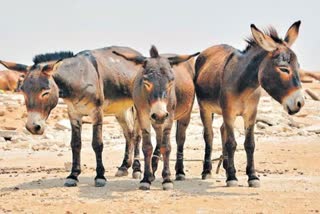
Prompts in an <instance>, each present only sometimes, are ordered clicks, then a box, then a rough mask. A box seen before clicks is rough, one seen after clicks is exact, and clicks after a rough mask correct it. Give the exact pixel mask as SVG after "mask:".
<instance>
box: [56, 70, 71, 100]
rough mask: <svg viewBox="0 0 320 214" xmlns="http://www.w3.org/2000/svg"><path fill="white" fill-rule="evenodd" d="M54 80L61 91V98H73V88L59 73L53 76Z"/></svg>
mask: <svg viewBox="0 0 320 214" xmlns="http://www.w3.org/2000/svg"><path fill="white" fill-rule="evenodd" d="M53 80H54V82H55V83H56V85H57V86H58V89H59V98H69V97H70V96H71V88H70V87H69V86H68V85H69V84H68V82H67V81H66V80H65V79H64V78H63V77H62V75H61V74H59V72H57V73H56V74H55V75H53Z"/></svg>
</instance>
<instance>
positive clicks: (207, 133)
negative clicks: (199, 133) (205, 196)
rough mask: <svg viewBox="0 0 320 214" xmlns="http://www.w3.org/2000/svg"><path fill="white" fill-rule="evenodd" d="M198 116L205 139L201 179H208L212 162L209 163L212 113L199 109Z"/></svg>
mask: <svg viewBox="0 0 320 214" xmlns="http://www.w3.org/2000/svg"><path fill="white" fill-rule="evenodd" d="M200 117H201V121H202V124H203V127H204V128H203V138H204V141H205V154H204V162H203V171H202V174H201V175H202V179H203V180H205V179H208V178H210V177H211V170H212V163H211V153H212V140H213V131H212V121H213V114H212V113H211V112H210V111H206V110H200Z"/></svg>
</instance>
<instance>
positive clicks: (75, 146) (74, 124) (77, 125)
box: [64, 112, 82, 187]
mask: <svg viewBox="0 0 320 214" xmlns="http://www.w3.org/2000/svg"><path fill="white" fill-rule="evenodd" d="M69 119H70V123H71V133H72V134H71V149H72V169H71V173H70V175H69V176H68V177H67V179H66V181H65V183H64V186H67V187H72V186H77V182H78V176H79V175H80V173H81V165H80V152H81V128H82V117H81V116H80V115H76V114H72V113H70V112H69Z"/></svg>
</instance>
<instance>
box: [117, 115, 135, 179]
mask: <svg viewBox="0 0 320 214" xmlns="http://www.w3.org/2000/svg"><path fill="white" fill-rule="evenodd" d="M131 113H132V112H131V110H128V111H124V112H121V113H120V114H119V115H117V116H116V118H117V120H118V122H119V124H120V126H121V127H122V130H123V134H124V137H125V139H126V148H125V153H124V159H123V161H122V164H121V166H120V167H119V168H118V171H117V173H116V175H115V176H117V177H121V176H127V175H128V169H129V168H130V167H131V165H132V155H133V146H134V145H133V144H134V142H133V140H134V139H133V137H134V133H133V121H132V120H133V116H132V115H128V114H131Z"/></svg>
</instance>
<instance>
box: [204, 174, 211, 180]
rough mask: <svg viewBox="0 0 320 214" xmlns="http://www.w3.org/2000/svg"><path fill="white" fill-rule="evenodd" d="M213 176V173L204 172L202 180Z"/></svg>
mask: <svg viewBox="0 0 320 214" xmlns="http://www.w3.org/2000/svg"><path fill="white" fill-rule="evenodd" d="M210 178H211V173H203V174H202V180H207V179H210Z"/></svg>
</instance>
